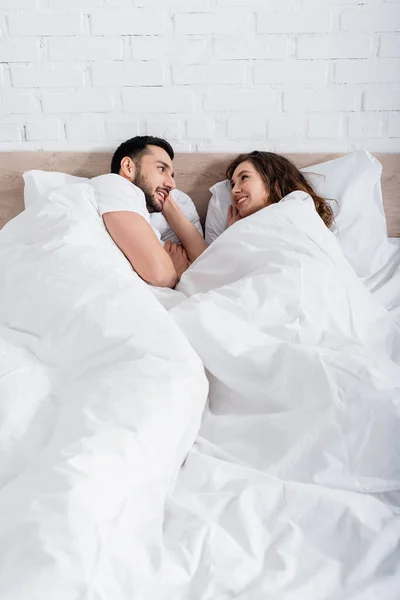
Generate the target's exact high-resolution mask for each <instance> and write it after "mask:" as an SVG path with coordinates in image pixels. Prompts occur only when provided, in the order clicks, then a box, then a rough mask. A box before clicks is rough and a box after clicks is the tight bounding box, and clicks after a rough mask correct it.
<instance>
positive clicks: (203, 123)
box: [0, 0, 400, 152]
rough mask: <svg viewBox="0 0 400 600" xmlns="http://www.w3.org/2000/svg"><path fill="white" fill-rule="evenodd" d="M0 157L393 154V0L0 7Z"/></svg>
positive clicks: (132, 1) (398, 21)
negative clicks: (150, 148) (157, 145)
mask: <svg viewBox="0 0 400 600" xmlns="http://www.w3.org/2000/svg"><path fill="white" fill-rule="evenodd" d="M0 86H1V95H0V150H7V149H49V150H57V149H67V150H76V149H93V150H105V149H113V148H115V147H116V145H117V144H118V143H119V142H121V141H122V140H125V139H127V138H128V137H131V136H133V135H137V134H145V133H149V134H154V135H160V136H164V137H166V138H167V139H169V140H171V142H172V143H173V145H174V147H175V149H176V150H177V151H216V152H218V151H224V150H225V151H229V150H230V151H232V152H236V151H240V150H243V151H244V150H247V149H253V148H264V149H270V150H276V151H278V152H290V151H294V152H296V151H299V152H307V151H310V152H314V151H318V150H320V151H324V152H325V151H327V152H328V151H348V150H351V149H353V148H355V147H360V146H362V145H363V146H365V147H366V148H368V149H370V150H371V151H387V152H395V151H397V152H398V151H400V0H185V1H184V2H183V1H182V0H181V1H178V0H164V1H161V0H68V1H65V0H0Z"/></svg>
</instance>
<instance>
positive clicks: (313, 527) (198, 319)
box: [164, 192, 400, 600]
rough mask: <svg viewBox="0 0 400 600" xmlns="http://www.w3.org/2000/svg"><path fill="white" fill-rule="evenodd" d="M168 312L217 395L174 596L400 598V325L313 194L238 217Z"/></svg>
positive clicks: (177, 498)
mask: <svg viewBox="0 0 400 600" xmlns="http://www.w3.org/2000/svg"><path fill="white" fill-rule="evenodd" d="M179 290H180V291H181V292H183V293H184V294H186V295H188V296H190V299H188V300H186V301H184V302H182V303H181V304H180V305H179V306H177V307H176V308H174V309H173V310H172V311H171V314H172V315H173V316H174V319H175V320H176V322H177V323H178V324H179V325H180V327H181V329H182V330H183V331H184V333H185V335H186V336H187V338H188V339H189V341H190V343H191V345H192V346H193V348H194V349H195V350H196V351H197V352H198V354H199V355H200V357H201V359H202V360H203V362H204V364H205V366H206V368H207V370H208V372H209V379H210V405H209V409H207V411H206V414H205V419H204V422H203V426H202V429H201V431H200V435H199V436H198V440H197V442H196V445H195V447H194V449H193V450H192V452H191V453H190V455H189V457H188V460H187V461H186V464H185V466H184V468H183V469H182V471H181V475H180V477H179V478H178V484H177V486H176V488H175V491H174V493H173V495H172V499H171V501H170V505H169V511H168V518H167V519H166V543H167V545H168V550H169V556H170V566H169V568H165V570H164V577H165V589H169V595H166V596H165V597H167V598H170V599H171V600H172V598H173V599H174V600H179V599H185V600H186V599H187V598H196V599H198V600H208V599H211V598H218V600H225V599H228V598H229V599H230V598H240V599H242V600H253V599H254V600H255V599H257V600H258V599H260V600H261V599H262V600H289V599H290V600H292V599H294V600H303V599H304V600H306V599H307V600H308V599H310V598H312V600H322V599H324V600H325V599H328V598H329V599H330V600H331V599H332V600H333V599H335V600H339V599H340V600H344V599H350V598H351V599H356V598H357V599H360V600H361V599H362V600H367V599H368V600H369V599H370V598H371V599H372V598H382V599H383V598H385V600H398V598H399V597H400V547H399V541H400V515H399V512H400V367H399V364H400V335H399V330H398V328H397V327H396V326H395V324H394V321H393V319H392V317H391V316H389V314H388V313H387V312H386V310H385V309H384V308H382V307H381V306H380V305H379V304H378V303H376V302H375V299H374V298H373V297H372V296H371V294H370V293H369V292H368V291H367V290H366V288H365V287H364V286H363V284H362V283H361V282H360V281H359V280H358V279H357V278H356V277H355V275H354V273H353V271H352V270H351V268H350V266H349V265H348V263H347V262H346V260H345V259H344V257H343V254H342V252H341V250H340V248H339V246H338V244H337V242H336V240H335V238H334V236H333V235H332V234H331V233H330V232H329V231H328V230H327V229H326V227H325V226H324V224H323V222H322V221H321V219H320V218H319V217H318V215H317V213H316V212H315V210H314V207H313V204H312V201H311V199H310V198H309V197H308V196H307V195H306V194H303V193H301V192H295V193H293V194H291V195H290V196H288V197H287V198H286V199H285V200H284V201H282V202H281V203H279V204H278V205H274V206H271V207H269V208H266V209H264V210H263V211H261V212H259V213H257V214H255V215H253V216H252V217H249V218H247V219H245V220H243V221H240V222H238V223H237V224H236V225H234V226H232V227H231V228H230V229H229V230H228V231H227V232H225V233H224V234H223V235H222V236H221V237H220V238H219V239H218V240H217V241H216V242H214V243H213V244H212V245H211V246H210V248H209V249H208V250H207V251H206V252H205V253H204V254H203V255H202V256H201V257H200V258H199V259H198V261H197V262H196V263H195V264H194V265H193V267H192V268H191V269H190V270H189V271H188V272H187V273H186V274H185V275H184V277H183V279H182V281H181V283H180V285H179Z"/></svg>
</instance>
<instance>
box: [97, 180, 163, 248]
mask: <svg viewBox="0 0 400 600" xmlns="http://www.w3.org/2000/svg"><path fill="white" fill-rule="evenodd" d="M90 184H91V185H92V187H93V190H94V197H95V200H96V204H97V208H98V211H99V214H100V216H103V215H104V213H108V212H118V211H123V210H127V211H130V212H134V213H137V214H138V215H141V216H142V217H143V218H144V219H145V220H146V221H147V222H148V223H149V225H150V226H152V225H151V222H150V214H149V211H148V210H147V206H146V199H145V195H144V193H143V191H142V190H141V189H140V188H138V187H137V186H136V185H134V184H133V183H131V182H130V181H128V180H127V179H125V177H122V176H121V175H117V174H116V173H108V174H107V175H99V177H93V179H91V180H90ZM152 229H153V231H154V233H155V234H156V236H157V237H158V239H159V240H160V241H161V235H160V232H159V231H158V229H155V228H154V227H152Z"/></svg>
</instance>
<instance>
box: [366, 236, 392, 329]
mask: <svg viewBox="0 0 400 600" xmlns="http://www.w3.org/2000/svg"><path fill="white" fill-rule="evenodd" d="M389 249H390V250H389V256H388V260H387V262H386V263H385V265H384V266H383V267H382V268H381V269H380V270H379V271H378V272H377V273H375V274H374V275H373V276H371V277H368V278H367V279H364V283H365V285H366V286H367V288H368V289H369V290H370V291H371V292H372V293H373V294H374V296H375V297H376V298H377V300H379V302H381V303H382V304H383V305H384V306H385V307H386V308H387V309H388V310H389V311H390V312H391V313H392V314H393V315H394V317H395V319H396V321H397V322H398V323H400V238H389Z"/></svg>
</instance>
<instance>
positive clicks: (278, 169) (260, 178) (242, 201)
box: [226, 150, 333, 227]
mask: <svg viewBox="0 0 400 600" xmlns="http://www.w3.org/2000/svg"><path fill="white" fill-rule="evenodd" d="M226 176H227V178H228V179H230V181H231V186H232V206H230V208H229V212H228V223H227V225H228V227H229V226H230V225H232V224H233V223H235V222H236V221H238V220H239V219H244V218H245V217H248V216H249V215H252V214H254V213H255V212H257V211H259V210H261V209H262V208H265V207H266V206H269V205H270V204H276V203H277V202H279V201H280V200H282V198H284V197H285V196H287V195H288V194H290V192H294V191H297V190H300V191H303V192H306V193H307V194H309V195H310V196H311V198H312V199H313V201H314V205H315V209H316V211H317V213H318V214H319V216H320V217H321V219H322V220H323V222H324V223H325V225H326V226H327V227H331V225H332V223H333V212H332V209H331V207H330V205H329V204H328V202H327V201H326V200H324V198H321V197H320V196H318V194H317V193H316V192H315V191H314V189H313V188H312V186H311V185H310V184H309V183H308V182H307V180H306V178H305V177H304V175H303V174H302V173H301V172H300V171H299V170H298V169H297V167H296V166H295V165H294V164H293V163H292V162H291V161H290V160H288V159H287V158H285V157H284V156H280V155H279V154H274V153H273V152H259V151H258V150H255V151H254V152H249V153H247V154H240V155H239V156H238V157H237V158H235V160H233V161H232V162H231V164H230V165H229V167H228V168H227V171H226Z"/></svg>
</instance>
